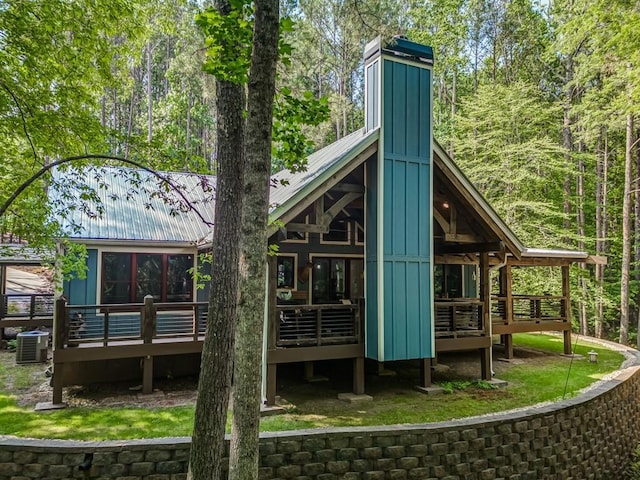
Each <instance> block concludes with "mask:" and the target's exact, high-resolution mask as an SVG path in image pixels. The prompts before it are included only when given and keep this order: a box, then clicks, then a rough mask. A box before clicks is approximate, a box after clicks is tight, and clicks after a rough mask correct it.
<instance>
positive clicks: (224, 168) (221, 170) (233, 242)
mask: <svg viewBox="0 0 640 480" xmlns="http://www.w3.org/2000/svg"><path fill="white" fill-rule="evenodd" d="M216 7H217V8H218V9H219V10H220V11H221V12H222V13H223V14H227V13H228V11H229V4H228V2H227V0H218V1H217V2H216ZM244 106H245V92H244V87H243V85H241V84H234V83H230V82H228V81H218V82H217V88H216V107H217V108H216V111H217V115H218V116H217V134H218V135H217V160H218V169H217V180H216V206H215V219H216V226H215V229H214V233H213V252H212V254H213V259H212V264H211V271H212V272H214V275H212V279H211V290H210V294H209V312H208V315H207V335H206V337H205V340H204V345H203V348H202V359H201V363H200V365H201V367H200V380H199V383H198V398H197V401H196V411H195V419H194V428H193V438H192V443H191V453H190V458H189V474H188V478H190V479H193V480H204V479H207V480H210V479H213V480H218V479H220V478H222V474H221V469H222V458H223V457H224V453H225V448H224V434H225V426H226V422H227V410H228V407H229V396H230V393H231V374H232V371H233V348H234V335H235V327H236V323H237V319H238V312H237V306H238V305H237V304H238V259H239V251H240V218H239V215H238V212H241V211H242V198H243V197H242V191H243V187H244V166H245V161H244V149H242V148H238V145H243V141H244Z"/></svg>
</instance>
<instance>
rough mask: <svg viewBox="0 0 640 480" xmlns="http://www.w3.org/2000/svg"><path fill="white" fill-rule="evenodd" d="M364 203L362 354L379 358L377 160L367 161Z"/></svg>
mask: <svg viewBox="0 0 640 480" xmlns="http://www.w3.org/2000/svg"><path fill="white" fill-rule="evenodd" d="M365 169H366V184H367V191H366V202H365V225H366V228H365V261H366V266H365V278H366V281H365V312H366V313H365V355H366V356H367V357H368V358H372V359H375V360H378V359H379V358H378V356H379V355H378V345H379V332H378V313H379V311H378V187H377V185H378V160H377V158H375V157H373V158H370V159H369V160H367V163H366V165H365Z"/></svg>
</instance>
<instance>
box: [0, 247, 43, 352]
mask: <svg viewBox="0 0 640 480" xmlns="http://www.w3.org/2000/svg"><path fill="white" fill-rule="evenodd" d="M45 256H46V255H42V254H41V253H40V252H36V251H34V250H33V249H32V248H29V247H27V246H26V245H23V244H18V243H14V244H12V243H0V343H1V342H2V340H3V339H4V336H5V328H29V329H31V328H51V327H52V326H53V294H52V293H50V288H49V287H50V285H49V284H48V282H46V281H44V280H43V279H42V278H41V277H39V276H38V275H35V274H34V273H31V272H29V271H24V267H27V270H28V269H29V268H31V267H39V266H43V265H48V262H47V260H46V258H45ZM16 267H17V268H16Z"/></svg>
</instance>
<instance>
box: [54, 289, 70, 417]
mask: <svg viewBox="0 0 640 480" xmlns="http://www.w3.org/2000/svg"><path fill="white" fill-rule="evenodd" d="M66 343H67V301H66V300H65V298H64V297H60V298H58V299H57V300H56V303H55V308H54V310H53V378H52V382H51V385H52V387H53V398H52V403H53V404H54V405H57V404H61V403H62V387H63V385H64V363H56V352H57V351H58V350H62V349H64V348H65V345H66Z"/></svg>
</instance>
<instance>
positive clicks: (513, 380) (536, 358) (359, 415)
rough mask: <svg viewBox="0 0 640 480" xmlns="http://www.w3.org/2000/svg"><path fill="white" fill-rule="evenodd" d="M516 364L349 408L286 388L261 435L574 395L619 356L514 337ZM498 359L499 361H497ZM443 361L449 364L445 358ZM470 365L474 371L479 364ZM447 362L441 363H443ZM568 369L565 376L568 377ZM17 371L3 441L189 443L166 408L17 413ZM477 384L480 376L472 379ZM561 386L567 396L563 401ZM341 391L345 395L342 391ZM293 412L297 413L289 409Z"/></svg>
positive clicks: (402, 388) (1, 391)
mask: <svg viewBox="0 0 640 480" xmlns="http://www.w3.org/2000/svg"><path fill="white" fill-rule="evenodd" d="M514 345H515V346H516V361H515V362H512V363H505V362H500V361H495V362H494V365H495V370H496V373H497V377H498V378H500V379H501V380H506V381H507V382H508V386H507V387H506V388H500V389H488V386H487V385H485V384H482V383H480V384H475V385H474V384H471V382H470V380H471V379H472V378H474V377H469V376H468V375H467V377H463V376H460V375H459V373H458V372H460V369H458V368H456V366H455V365H454V363H453V362H455V361H456V360H455V359H453V357H452V368H451V369H450V370H449V371H437V372H436V374H435V381H436V383H439V384H441V385H443V386H445V387H447V389H449V390H452V391H453V393H450V394H442V395H433V396H432V395H424V394H421V393H419V392H417V391H415V390H413V388H412V387H413V385H414V384H415V382H416V379H417V378H418V377H417V369H416V367H415V366H412V365H411V364H409V363H407V364H406V365H402V368H398V374H397V375H396V376H394V377H376V376H370V377H368V378H367V384H366V386H367V393H369V394H370V395H372V396H373V398H374V399H373V401H371V402H366V403H358V404H349V403H346V402H341V401H338V400H337V399H336V395H337V393H338V392H340V391H347V390H348V389H349V388H348V385H349V383H348V380H349V379H346V380H347V383H344V380H343V382H342V383H341V382H337V383H334V382H320V383H311V384H308V383H304V382H297V381H292V380H289V385H287V384H286V382H285V384H284V385H283V387H282V389H281V391H280V392H279V393H280V394H281V395H283V396H284V398H286V399H287V400H288V401H289V402H291V403H292V407H291V408H289V409H288V410H287V412H286V413H285V414H283V415H278V416H273V417H266V418H264V419H263V420H262V430H263V431H277V430H296V429H302V428H314V427H330V426H358V425H389V424H402V423H428V422H436V421H441V420H449V419H453V418H461V417H467V416H473V415H480V414H485V413H493V412H499V411H503V410H509V409H513V408H518V407H523V406H526V405H532V404H535V403H540V402H547V401H555V400H560V399H561V398H562V397H563V394H564V395H565V398H568V397H570V396H573V395H575V393H576V392H578V391H579V390H581V389H583V388H585V387H587V386H588V385H590V384H591V383H593V382H594V381H596V380H598V379H600V378H602V377H603V376H604V375H606V374H608V373H610V372H611V371H613V370H616V369H617V368H619V366H620V364H621V363H622V361H623V360H624V357H623V355H622V354H620V353H618V352H613V351H611V350H607V349H605V348H603V347H600V346H598V345H591V344H586V343H585V342H584V341H582V340H581V341H579V343H578V345H577V346H576V348H575V351H576V353H577V354H579V355H582V358H574V359H573V360H571V359H570V358H567V357H563V356H561V355H560V354H561V353H562V338H561V337H557V336H551V335H540V334H531V335H529V334H521V335H515V336H514ZM589 350H594V351H596V352H597V353H598V363H597V364H592V363H589V362H588V355H587V354H586V353H587V352H588V351H589ZM496 357H498V355H496ZM447 358H448V357H447ZM473 358H474V361H473V362H472V364H473V365H474V366H475V365H478V364H479V362H478V361H477V357H473ZM444 360H446V358H445V359H443V358H440V360H439V361H440V362H443V361H444ZM569 369H570V370H569ZM24 372H25V370H23V369H22V368H21V367H20V366H18V367H16V366H13V365H9V366H8V365H7V362H3V363H0V435H16V436H19V437H36V438H58V439H77V440H117V439H120V440H125V439H133V438H151V437H168V436H188V435H191V430H192V425H193V410H194V409H193V406H182V407H171V408H157V409H151V408H149V409H144V408H95V407H90V408H69V409H65V410H56V411H49V412H34V411H33V410H32V409H31V408H26V407H19V406H18V404H17V396H19V395H20V392H21V391H24V390H25V389H26V388H27V387H28V386H29V381H28V375H26V374H25V373H24ZM476 376H477V375H476ZM565 385H566V393H565ZM345 386H346V388H345ZM293 405H295V406H293Z"/></svg>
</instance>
